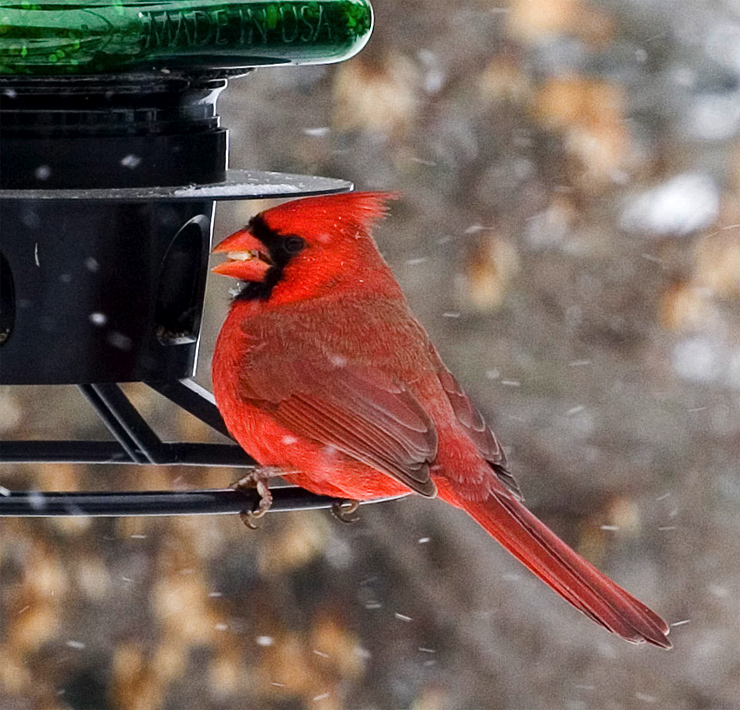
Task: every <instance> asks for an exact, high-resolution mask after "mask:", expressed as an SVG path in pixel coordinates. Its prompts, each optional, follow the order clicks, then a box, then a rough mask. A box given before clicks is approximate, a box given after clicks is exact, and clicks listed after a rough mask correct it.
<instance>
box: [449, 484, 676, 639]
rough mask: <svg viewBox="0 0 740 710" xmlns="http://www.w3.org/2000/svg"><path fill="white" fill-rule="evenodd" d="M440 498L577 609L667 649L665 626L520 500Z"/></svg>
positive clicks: (620, 631)
mask: <svg viewBox="0 0 740 710" xmlns="http://www.w3.org/2000/svg"><path fill="white" fill-rule="evenodd" d="M440 497H441V498H443V499H444V500H446V501H447V502H449V503H452V504H453V505H455V506H457V507H460V508H463V509H464V510H465V511H466V512H467V513H468V514H469V515H470V516H471V517H472V518H473V519H474V520H475V521H476V522H478V524H479V525H481V526H482V527H483V528H484V529H485V530H486V531H487V532H488V533H489V534H491V535H492V536H493V537H494V538H496V540H498V542H499V543H501V545H503V546H504V547H505V548H506V549H507V550H508V551H509V552H510V553H511V554H512V555H514V557H516V558H517V559H518V560H519V561H520V562H522V563H523V564H524V565H525V566H526V567H528V568H529V569H530V570H531V571H532V572H534V574H536V575H537V576H538V577H539V578H540V579H541V580H542V581H543V582H545V584H547V585H549V586H550V587H552V589H554V590H555V591H556V592H557V593H558V594H560V595H561V596H562V597H563V598H564V599H566V600H567V601H569V602H570V603H571V604H572V605H573V606H574V607H576V609H579V610H580V611H582V612H583V613H584V614H586V616H588V617H589V618H591V619H593V620H594V621H595V622H596V623H597V624H601V626H603V627H605V628H606V629H608V630H609V631H611V632H612V633H615V634H617V635H619V636H621V637H622V638H624V639H626V640H627V641H630V642H632V643H644V642H647V643H650V644H654V645H655V646H660V647H661V648H670V647H671V642H670V641H669V640H668V638H667V635H668V632H669V627H668V625H667V624H666V623H665V621H663V619H661V618H660V617H659V616H658V615H657V614H656V613H655V612H653V611H651V610H650V609H649V608H648V607H647V606H645V605H644V604H643V603H642V602H640V601H638V600H637V599H635V598H634V597H633V596H632V595H631V594H629V593H628V592H626V591H625V590H624V589H622V588H621V587H620V586H619V585H618V584H616V583H615V582H612V580H611V579H609V578H608V577H607V576H606V575H604V574H602V573H601V572H599V570H597V569H596V568H595V567H594V566H593V565H592V564H591V563H590V562H587V561H586V560H585V559H584V558H583V557H581V556H580V555H579V554H578V553H577V552H575V551H574V550H572V549H571V548H570V547H568V545H566V544H565V543H564V542H563V541H562V540H561V539H560V538H559V537H558V536H557V535H555V533H554V532H552V530H550V529H549V528H548V527H547V526H546V525H545V524H544V523H542V522H541V521H540V520H538V519H537V518H536V517H535V516H534V515H533V514H532V513H530V512H529V511H528V510H527V509H526V508H525V507H524V506H523V505H522V504H521V503H520V502H519V501H517V500H515V499H514V498H510V497H507V496H505V495H496V494H494V493H492V494H491V495H490V496H489V497H488V498H487V499H486V500H482V501H471V500H466V499H464V498H463V497H462V496H460V495H457V494H455V493H453V492H451V491H449V490H440Z"/></svg>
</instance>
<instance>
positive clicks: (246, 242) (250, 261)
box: [211, 229, 273, 281]
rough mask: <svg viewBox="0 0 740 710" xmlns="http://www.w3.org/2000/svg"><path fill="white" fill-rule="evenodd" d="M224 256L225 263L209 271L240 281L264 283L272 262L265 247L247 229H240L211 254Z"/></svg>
mask: <svg viewBox="0 0 740 710" xmlns="http://www.w3.org/2000/svg"><path fill="white" fill-rule="evenodd" d="M212 253H213V254H226V256H227V257H228V259H227V261H224V262H223V263H221V264H218V266H214V267H213V268H212V269H211V271H212V272H213V273H214V274H221V276H230V277H231V278H234V279H239V280H241V281H264V280H265V274H266V273H267V272H268V271H269V270H270V269H271V268H272V266H273V262H272V259H271V258H270V255H269V254H268V253H267V249H266V248H265V245H264V244H263V243H262V242H261V241H260V240H259V239H257V238H256V237H255V236H254V235H253V234H252V232H251V231H250V230H249V229H240V230H239V231H238V232H234V234H232V235H231V236H230V237H226V239H224V240H223V241H222V242H221V243H220V244H219V245H218V246H217V247H216V248H215V249H214V250H213V252H212Z"/></svg>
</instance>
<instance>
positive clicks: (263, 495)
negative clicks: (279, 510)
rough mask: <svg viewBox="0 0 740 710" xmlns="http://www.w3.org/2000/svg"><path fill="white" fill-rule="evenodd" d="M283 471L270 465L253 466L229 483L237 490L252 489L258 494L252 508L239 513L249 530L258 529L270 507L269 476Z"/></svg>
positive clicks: (278, 474) (271, 476)
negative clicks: (257, 500)
mask: <svg viewBox="0 0 740 710" xmlns="http://www.w3.org/2000/svg"><path fill="white" fill-rule="evenodd" d="M283 473H285V472H284V471H283V470H282V469H279V468H275V467H271V466H258V467H256V468H253V469H252V470H251V471H250V472H249V473H248V474H247V475H246V476H242V477H241V478H240V479H239V480H238V481H235V482H234V483H232V484H231V487H232V488H234V489H235V490H237V491H253V490H256V491H257V493H258V494H259V497H260V499H259V502H258V503H257V506H256V508H255V509H254V510H243V511H242V512H241V513H239V517H240V518H241V519H242V522H243V523H244V524H245V525H246V526H247V527H248V528H249V529H250V530H258V529H259V527H260V525H261V523H262V518H263V517H264V515H265V513H266V512H267V511H268V510H270V508H271V507H272V493H271V492H270V486H269V481H270V479H271V478H275V477H276V476H280V475H281V474H283Z"/></svg>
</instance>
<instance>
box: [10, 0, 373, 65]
mask: <svg viewBox="0 0 740 710" xmlns="http://www.w3.org/2000/svg"><path fill="white" fill-rule="evenodd" d="M372 24H373V15H372V8H371V6H370V3H369V2H368V0H276V1H274V2H270V1H268V0H164V1H163V0H160V1H159V2H151V1H147V0H42V1H41V2H22V1H21V0H11V1H7V0H0V74H6V75H7V74H14V75H34V74H35V75H58V74H99V73H111V72H119V71H131V70H137V69H148V68H152V67H164V68H168V69H181V68H188V67H191V68H201V69H239V68H246V67H253V66H262V65H271V64H272V65H274V64H323V63H328V62H337V61H341V60H343V59H347V58H349V57H351V56H352V55H354V54H355V53H357V52H359V51H360V50H361V49H362V47H363V46H364V45H365V43H366V42H367V40H368V38H369V36H370V32H371V30H372Z"/></svg>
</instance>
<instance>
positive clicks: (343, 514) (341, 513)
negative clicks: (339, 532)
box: [331, 499, 360, 523]
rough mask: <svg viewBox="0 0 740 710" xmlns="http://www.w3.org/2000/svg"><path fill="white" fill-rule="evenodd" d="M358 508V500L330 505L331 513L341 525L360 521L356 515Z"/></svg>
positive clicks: (340, 501)
mask: <svg viewBox="0 0 740 710" xmlns="http://www.w3.org/2000/svg"><path fill="white" fill-rule="evenodd" d="M359 507H360V501H359V500H349V499H347V500H338V501H337V502H336V503H333V504H332V506H331V512H332V515H333V516H334V517H335V518H336V519H337V520H339V521H340V522H342V523H356V522H357V521H358V520H359V519H360V516H359V515H357V509H358V508H359Z"/></svg>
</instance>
